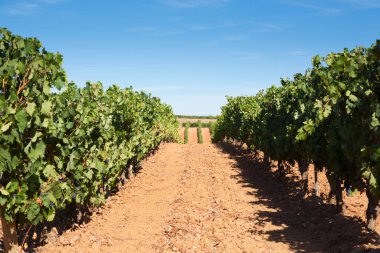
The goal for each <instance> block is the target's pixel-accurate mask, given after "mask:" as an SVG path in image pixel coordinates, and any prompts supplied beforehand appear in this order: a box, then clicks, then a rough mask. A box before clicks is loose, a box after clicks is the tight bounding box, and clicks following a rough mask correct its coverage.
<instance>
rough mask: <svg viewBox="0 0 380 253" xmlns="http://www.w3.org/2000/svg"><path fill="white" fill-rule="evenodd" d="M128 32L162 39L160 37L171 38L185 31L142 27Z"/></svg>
mask: <svg viewBox="0 0 380 253" xmlns="http://www.w3.org/2000/svg"><path fill="white" fill-rule="evenodd" d="M127 32H132V33H138V34H142V35H145V36H153V37H160V36H171V35H178V34H182V33H184V31H183V30H179V29H174V30H164V29H159V28H155V27H151V26H142V27H135V28H131V29H128V30H127Z"/></svg>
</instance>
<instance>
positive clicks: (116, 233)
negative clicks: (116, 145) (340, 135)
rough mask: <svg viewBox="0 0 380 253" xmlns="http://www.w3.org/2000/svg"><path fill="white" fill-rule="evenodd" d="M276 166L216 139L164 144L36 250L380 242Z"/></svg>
mask: <svg viewBox="0 0 380 253" xmlns="http://www.w3.org/2000/svg"><path fill="white" fill-rule="evenodd" d="M194 129H195V131H196V128H194ZM195 133H196V132H195ZM190 136H191V135H190ZM190 136H189V137H190ZM190 139H191V138H189V140H190ZM270 173H271V172H270V169H268V168H264V167H260V166H259V165H257V164H256V163H255V162H252V161H251V160H250V159H248V158H246V157H245V156H243V155H240V154H238V153H234V151H231V150H228V149H226V148H224V147H223V148H222V147H220V146H216V145H214V144H203V145H199V144H196V143H194V142H192V143H190V144H187V145H183V144H174V143H170V144H165V145H164V146H163V147H162V148H161V149H160V150H159V151H158V153H157V154H156V155H154V156H152V157H150V158H149V159H148V161H147V162H144V163H143V168H142V170H141V172H140V173H139V174H138V175H137V176H136V177H135V178H134V179H133V180H132V181H130V182H128V183H127V184H126V186H125V187H124V188H123V189H122V190H121V191H120V192H119V193H118V194H116V195H115V196H113V197H112V198H111V199H110V200H109V201H108V202H107V204H106V205H105V207H104V208H103V212H102V213H101V214H97V215H94V216H93V217H92V220H91V221H90V222H89V223H88V224H85V225H82V226H81V227H80V228H78V229H77V230H75V231H66V232H65V233H64V234H63V235H62V236H61V237H60V238H59V239H58V240H57V241H56V242H51V243H49V244H47V245H45V246H44V247H41V248H40V249H39V250H38V252H57V253H59V252H61V253H64V252H77V253H87V252H95V253H96V252H102V253H107V252H144V253H145V252H146V253H150V252H152V253H153V252H154V253H157V252H159V253H169V252H184V253H185V252H186V253H190V252H210V253H214V252H215V253H216V252H234V253H235V252H236V253H239V252H241V253H243V252H247V253H248V252H351V251H352V249H353V246H355V244H356V245H359V244H360V243H361V244H362V245H361V246H363V245H364V244H366V245H365V246H363V247H362V248H357V249H359V250H361V249H363V250H364V249H367V248H377V247H378V245H379V242H378V241H376V240H375V239H373V238H374V237H373V236H372V235H369V234H368V233H367V232H365V229H364V226H363V224H360V223H358V222H357V221H356V220H350V219H348V218H346V217H343V216H341V215H336V216H334V215H333V214H331V213H326V212H325V210H327V212H330V211H329V210H331V208H330V209H329V208H328V206H325V205H324V204H323V203H322V204H321V203H312V202H307V201H306V200H303V199H300V198H293V197H292V194H293V193H292V192H289V191H288V190H287V188H286V187H285V186H284V185H282V184H281V183H279V182H278V181H277V180H276V179H274V178H273V177H272V176H271V174H270ZM350 228H351V230H350ZM62 238H63V239H64V240H63V239H62ZM357 252H363V251H357Z"/></svg>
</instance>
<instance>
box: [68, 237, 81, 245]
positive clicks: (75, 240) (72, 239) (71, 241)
mask: <svg viewBox="0 0 380 253" xmlns="http://www.w3.org/2000/svg"><path fill="white" fill-rule="evenodd" d="M79 239H80V236H78V235H76V236H74V237H73V238H71V240H70V244H75V243H76V242H77V241H78V240H79Z"/></svg>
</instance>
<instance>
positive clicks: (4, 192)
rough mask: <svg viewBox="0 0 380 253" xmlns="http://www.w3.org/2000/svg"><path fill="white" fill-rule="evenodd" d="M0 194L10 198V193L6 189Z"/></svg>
mask: <svg viewBox="0 0 380 253" xmlns="http://www.w3.org/2000/svg"><path fill="white" fill-rule="evenodd" d="M0 192H1V194H3V195H4V196H8V195H9V192H8V191H7V190H5V189H0Z"/></svg>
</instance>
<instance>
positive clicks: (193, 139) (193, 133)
mask: <svg viewBox="0 0 380 253" xmlns="http://www.w3.org/2000/svg"><path fill="white" fill-rule="evenodd" d="M195 143H198V135H197V128H196V127H189V144H195Z"/></svg>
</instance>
